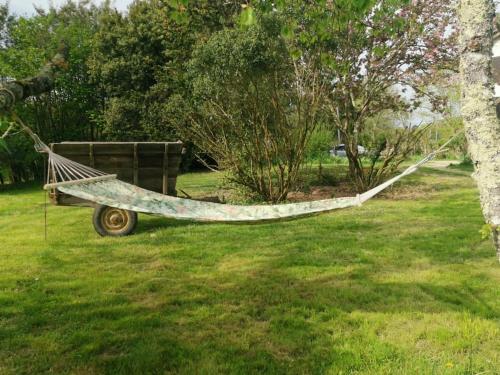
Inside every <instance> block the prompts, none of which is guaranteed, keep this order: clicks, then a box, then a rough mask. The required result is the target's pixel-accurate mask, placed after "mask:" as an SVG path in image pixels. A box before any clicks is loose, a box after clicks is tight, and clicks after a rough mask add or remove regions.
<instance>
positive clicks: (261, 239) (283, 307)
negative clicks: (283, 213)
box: [0, 168, 500, 375]
mask: <svg viewBox="0 0 500 375" xmlns="http://www.w3.org/2000/svg"><path fill="white" fill-rule="evenodd" d="M469 174H470V171H463V170H459V169H446V170H439V171H438V170H435V169H431V168H427V169H423V170H422V171H421V172H418V173H417V174H416V175H414V176H411V177H410V178H407V179H406V180H405V181H404V182H403V185H399V186H398V187H397V188H396V189H394V190H393V191H392V192H389V193H388V194H386V196H385V197H382V198H378V199H374V200H372V201H370V202H368V203H367V204H366V205H365V206H364V207H362V208H352V209H346V210H341V211H336V212H333V213H329V214H324V215H320V216H314V217H309V218H304V219H300V220H295V221H286V222H278V223H276V222H274V223H268V224H260V225H226V224H197V223H190V222H180V221H174V220H168V219H163V218H156V217H148V216H140V225H139V228H138V231H137V234H135V235H133V236H130V237H128V238H120V239H116V238H100V237H98V235H97V234H96V233H95V232H94V230H93V228H92V225H91V213H92V212H91V210H90V209H87V208H71V207H50V208H49V210H48V221H49V229H48V240H47V241H44V239H43V227H44V226H43V193H42V191H41V190H40V188H39V187H33V186H32V187H22V188H17V189H9V190H3V191H1V192H0V236H1V246H0V265H1V268H0V270H1V271H0V374H2V375H3V374H39V373H63V374H65V373H68V374H69V373H71V374H101V373H107V374H149V373H158V374H164V373H183V374H193V373H200V374H216V373H235V374H246V373H270V374H280V373H282V374H284V373H298V374H304V373H307V374H309V373H310V374H479V373H480V374H499V373H500V265H499V264H498V262H497V260H496V257H495V252H494V249H493V246H492V245H491V243H490V242H489V241H482V240H481V238H480V235H479V230H480V229H481V227H482V225H483V221H482V216H481V212H480V208H479V203H478V199H477V192H476V189H475V187H474V184H473V181H472V180H471V178H470V177H469ZM216 184H217V177H216V175H214V174H209V173H205V174H188V175H184V176H182V177H181V178H180V182H179V185H180V187H181V188H182V189H183V190H185V191H186V192H188V193H189V194H192V195H193V196H196V195H197V194H201V193H203V192H206V191H210V190H212V191H213V190H215V188H214V186H215V185H216ZM389 198H390V199H389Z"/></svg>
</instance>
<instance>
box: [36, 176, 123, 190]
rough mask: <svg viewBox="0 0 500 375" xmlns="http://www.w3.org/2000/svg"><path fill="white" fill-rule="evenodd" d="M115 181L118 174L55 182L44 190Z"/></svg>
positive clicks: (45, 186) (46, 185)
mask: <svg viewBox="0 0 500 375" xmlns="http://www.w3.org/2000/svg"><path fill="white" fill-rule="evenodd" d="M113 179H116V174H107V175H105V176H98V177H89V178H82V179H79V180H73V181H61V182H54V183H51V184H45V185H44V186H43V188H44V189H45V190H49V189H53V188H57V187H59V186H68V185H78V184H84V183H88V182H97V181H104V180H113Z"/></svg>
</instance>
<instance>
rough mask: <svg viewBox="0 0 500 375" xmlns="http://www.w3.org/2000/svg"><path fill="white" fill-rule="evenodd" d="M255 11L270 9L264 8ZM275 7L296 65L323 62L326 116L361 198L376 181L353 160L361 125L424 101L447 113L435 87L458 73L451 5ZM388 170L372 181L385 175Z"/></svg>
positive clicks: (434, 1) (366, 2)
mask: <svg viewBox="0 0 500 375" xmlns="http://www.w3.org/2000/svg"><path fill="white" fill-rule="evenodd" d="M255 4H256V6H260V7H264V8H266V7H268V4H267V2H255ZM277 6H278V9H279V11H280V12H281V13H283V14H286V15H287V16H286V17H287V19H289V20H290V22H288V24H287V26H286V28H284V30H283V33H284V34H285V35H287V36H288V38H289V39H293V40H294V44H295V48H296V52H295V54H296V55H297V57H298V58H299V57H300V59H306V60H307V59H309V58H310V57H311V51H318V52H319V53H320V54H321V64H320V65H321V71H322V75H323V77H324V78H325V82H327V83H328V84H329V95H328V96H327V98H326V100H325V108H326V110H327V112H328V114H329V117H330V124H331V125H332V128H334V129H339V130H340V133H341V138H342V142H343V143H345V145H346V153H347V157H348V160H349V170H350V175H351V178H352V180H353V182H354V183H355V185H356V187H357V189H358V191H364V190H367V189H369V188H371V187H373V186H374V185H376V184H377V183H378V182H379V181H378V179H375V180H374V179H372V178H371V177H370V176H373V173H374V171H373V168H366V167H367V165H364V164H363V162H364V160H363V158H362V156H361V155H359V153H358V145H359V144H360V143H361V140H362V138H363V133H364V132H365V125H366V121H367V120H368V119H369V118H370V117H373V116H376V115H377V114H380V113H383V112H385V111H392V112H394V113H398V112H408V111H413V110H416V109H418V108H420V107H421V106H422V104H423V103H424V99H425V101H428V102H430V104H431V105H432V106H433V109H434V110H443V108H444V103H445V97H444V96H443V95H441V94H440V93H439V91H437V90H433V89H432V84H433V83H435V81H436V77H437V76H438V75H439V74H440V73H441V72H443V71H446V70H449V69H455V68H456V66H455V65H456V61H457V48H456V45H455V39H456V38H455V33H454V28H453V23H454V18H453V16H454V12H453V2H452V1H441V0H429V1H423V0H415V1H411V2H410V1H403V2H402V1H399V0H385V1H378V0H358V1H343V0H341V1H335V2H330V1H326V2H300V1H290V2H278V3H277ZM384 142H385V141H384ZM385 143H387V142H385ZM381 145H382V143H381V144H380V145H378V146H381ZM396 160H400V159H399V158H395V159H393V162H396ZM393 162H391V163H390V164H389V165H390V166H389V167H388V169H387V171H385V172H383V171H377V172H376V173H378V174H380V173H381V172H383V173H382V174H384V175H387V174H388V173H389V172H391V170H393V169H394V164H393ZM370 165H371V162H370ZM376 168H379V165H376ZM386 172H387V173H386Z"/></svg>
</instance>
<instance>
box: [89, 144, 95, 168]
mask: <svg viewBox="0 0 500 375" xmlns="http://www.w3.org/2000/svg"><path fill="white" fill-rule="evenodd" d="M89 164H90V167H91V168H95V159H94V144H93V143H89Z"/></svg>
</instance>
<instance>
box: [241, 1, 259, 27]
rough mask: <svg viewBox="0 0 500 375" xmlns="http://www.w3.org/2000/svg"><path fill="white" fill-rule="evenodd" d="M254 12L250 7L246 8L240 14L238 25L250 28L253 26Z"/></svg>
mask: <svg viewBox="0 0 500 375" xmlns="http://www.w3.org/2000/svg"><path fill="white" fill-rule="evenodd" d="M255 22H256V20H255V11H254V9H253V8H252V7H250V6H247V7H245V8H244V9H243V11H242V12H241V14H240V25H241V26H251V25H253V24H255Z"/></svg>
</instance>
